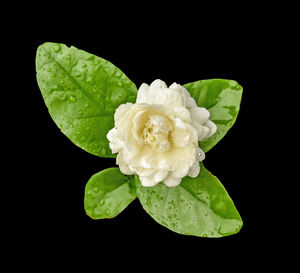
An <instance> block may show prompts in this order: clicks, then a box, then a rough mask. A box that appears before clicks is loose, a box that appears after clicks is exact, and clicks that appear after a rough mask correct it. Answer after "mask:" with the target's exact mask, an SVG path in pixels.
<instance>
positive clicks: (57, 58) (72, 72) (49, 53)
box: [36, 43, 137, 157]
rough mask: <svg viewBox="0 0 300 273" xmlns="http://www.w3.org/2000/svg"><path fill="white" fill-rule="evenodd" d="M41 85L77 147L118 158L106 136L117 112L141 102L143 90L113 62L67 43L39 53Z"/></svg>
mask: <svg viewBox="0 0 300 273" xmlns="http://www.w3.org/2000/svg"><path fill="white" fill-rule="evenodd" d="M36 71H37V81H38V85H39V87H40V89H41V92H42V95H43V98H44V101H45V103H46V105H47V107H48V109H49V112H50V115H51V117H52V118H53V120H54V121H55V123H56V124H57V126H58V127H59V128H60V129H61V131H62V132H63V133H64V134H65V135H66V136H67V137H68V138H69V139H70V140H71V141H72V142H73V143H75V144H76V145H77V146H79V147H81V148H83V149H84V150H86V151H87V152H90V153H92V154H94V155H97V156H101V157H115V155H112V153H111V150H110V148H109V142H108V140H107V138H106V134H107V132H108V130H110V129H111V128H113V127H114V112H115V110H116V108H117V107H118V106H119V105H120V104H123V103H126V102H135V98H136V93H137V89H136V86H135V85H134V83H132V82H131V81H130V80H129V79H128V78H127V77H126V76H125V74H124V73H123V72H122V71H121V70H120V69H118V68H117V67H115V66H114V65H113V64H111V63H110V62H108V61H106V60H104V59H102V58H99V57H97V56H95V55H93V54H90V53H87V52H85V51H83V50H79V49H77V48H75V47H73V46H71V47H70V48H69V47H67V46H66V45H63V44H55V43H45V44H42V45H41V46H39V48H38V50H37V55H36Z"/></svg>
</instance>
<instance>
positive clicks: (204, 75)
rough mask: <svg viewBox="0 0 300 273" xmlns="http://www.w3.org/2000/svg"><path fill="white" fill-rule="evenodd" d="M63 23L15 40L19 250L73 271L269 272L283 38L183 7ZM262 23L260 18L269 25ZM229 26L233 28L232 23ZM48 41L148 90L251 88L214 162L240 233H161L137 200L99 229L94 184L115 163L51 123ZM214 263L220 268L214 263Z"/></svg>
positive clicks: (210, 162) (112, 12)
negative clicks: (191, 85)
mask: <svg viewBox="0 0 300 273" xmlns="http://www.w3.org/2000/svg"><path fill="white" fill-rule="evenodd" d="M191 9H192V7H191ZM52 12H53V13H52V17H51V16H50V17H48V14H47V15H46V14H45V16H43V15H40V16H39V17H33V19H34V22H33V23H31V24H28V22H25V21H19V25H18V30H19V31H18V33H17V34H16V33H10V34H9V37H10V39H11V41H12V39H14V41H15V42H14V45H15V46H16V47H18V48H19V50H18V54H17V59H18V63H19V64H20V67H19V68H20V71H22V74H23V76H24V80H23V82H22V87H19V88H21V89H20V91H18V92H19V93H18V98H19V103H20V109H21V111H22V114H21V115H19V116H18V124H19V125H18V126H19V127H18V131H19V135H20V134H21V135H22V143H20V141H21V140H20V139H19V137H18V136H19V135H18V136H17V137H16V138H17V139H16V140H15V141H16V142H15V143H19V144H16V145H17V147H16V148H17V150H16V152H14V156H15V157H12V158H11V161H12V163H13V165H14V166H15V165H16V164H17V165H18V166H20V167H19V168H18V170H14V171H12V173H13V175H14V176H15V177H18V178H16V179H13V182H12V185H13V186H12V187H13V188H14V190H15V188H17V189H18V190H17V191H18V198H16V199H17V200H16V202H15V203H14V204H12V205H14V206H13V207H14V209H13V211H14V213H13V214H12V216H13V218H14V221H16V222H17V224H16V225H15V227H18V228H17V232H16V234H17V235H18V238H19V241H17V242H16V243H15V244H14V245H13V247H15V249H18V250H19V251H20V252H22V253H24V252H26V249H27V246H29V245H30V246H31V247H32V248H33V249H34V250H35V251H34V253H35V254H34V255H37V254H39V255H38V256H39V259H42V260H43V259H45V260H47V261H48V259H50V261H52V262H53V263H55V262H56V261H59V260H64V259H66V255H67V254H68V255H69V254H70V255H71V260H72V262H73V263H74V262H75V261H76V262H78V261H80V260H82V257H83V256H85V255H87V256H91V257H92V256H93V259H92V260H91V261H90V262H89V263H88V264H90V263H92V264H93V263H95V264H97V263H98V262H99V263H105V261H107V259H109V258H112V257H115V258H118V259H121V258H122V257H123V258H125V259H124V260H125V262H124V266H126V267H134V264H135V263H136V259H139V260H140V261H145V263H146V264H147V263H148V262H149V259H150V260H151V259H153V260H151V261H152V262H151V263H153V264H157V263H158V262H160V261H162V262H163V263H164V265H167V266H168V262H169V261H170V262H171V261H172V264H173V265H175V266H176V265H177V264H178V265H179V264H181V263H182V264H184V263H185V261H186V260H189V263H190V264H191V265H193V266H195V267H198V266H199V269H200V268H201V264H202V263H207V264H209V265H210V266H211V267H212V268H214V266H217V262H216V261H221V260H222V259H224V262H223V264H222V265H223V266H225V267H228V268H235V267H237V263H236V261H237V260H238V259H240V260H241V259H243V260H245V261H247V262H248V264H249V266H255V265H256V264H258V262H259V261H261V260H263V261H265V262H266V259H267V256H266V253H267V252H269V251H270V250H271V249H272V248H275V249H276V243H275V241H273V240H272V237H271V232H270V230H271V226H272V225H273V224H274V218H273V209H272V204H271V203H270V202H268V200H267V199H266V198H265V197H266V195H265V188H268V186H269V185H270V182H269V181H268V180H266V179H265V175H267V173H266V168H267V162H268V160H269V159H270V155H269V154H268V148H266V146H265V145H263V143H262V142H261V141H258V139H259V137H258V131H259V130H260V137H264V136H265V135H267V132H268V129H266V127H264V125H265V120H264V118H263V117H264V113H265V112H264V111H266V110H265V108H264V104H265V102H266V100H265V99H266V94H265V92H266V90H267V89H268V85H267V84H266V82H265V81H263V79H266V77H268V75H267V73H266V72H267V70H268V67H269V66H270V65H271V66H272V60H273V59H272V56H271V54H270V47H269V45H270V41H271V39H272V38H271V37H272V32H273V30H272V28H269V25H268V24H258V23H257V21H256V22H255V21H253V20H252V19H251V20H250V18H249V17H247V16H246V12H245V10H244V9H242V10H241V12H240V13H236V12H234V11H232V13H230V12H228V13H224V14H223V17H219V16H220V14H221V15H222V11H221V10H220V11H219V13H218V14H216V13H215V10H213V9H210V10H209V12H208V14H206V16H203V15H204V14H205V12H204V11H202V12H200V13H199V14H198V15H197V16H196V15H195V14H193V15H192V16H188V15H187V14H186V13H185V10H184V11H181V10H180V7H179V9H178V10H176V11H172V10H171V9H170V10H168V9H167V10H161V9H159V8H157V9H156V8H155V9H154V10H153V11H152V13H151V12H149V13H147V14H145V13H143V12H144V9H141V10H140V11H139V12H133V11H131V12H130V13H129V12H126V13H125V12H122V9H118V10H116V9H113V8H111V9H107V10H105V12H101V14H98V15H97V13H93V14H91V16H89V14H87V13H84V12H82V13H84V14H85V15H86V16H81V15H80V14H82V13H80V14H79V13H76V14H74V16H75V18H76V20H75V19H73V20H72V21H71V22H69V21H68V20H62V18H63V16H62V14H61V13H60V12H59V11H58V10H56V11H55V12H54V11H53V10H52ZM53 14H56V16H57V21H56V20H54V19H53ZM166 14H167V15H168V16H166ZM183 14H185V16H184V15H183ZM255 15H256V18H260V14H259V13H256V14H255ZM229 17H231V18H232V19H233V20H231V21H229V20H227V19H228V18H229ZM216 18H219V19H218V21H217V22H216ZM23 19H24V18H23ZM83 21H84V23H83ZM213 22H214V23H217V24H216V26H215V24H213ZM22 23H24V25H23V26H22ZM20 30H21V31H20ZM47 41H49V42H58V43H64V44H66V45H68V46H71V45H73V46H75V47H77V48H80V49H83V50H85V51H87V52H90V53H92V54H95V55H97V56H100V57H102V58H105V59H107V60H108V61H110V62H112V63H113V64H114V65H116V66H117V67H119V68H120V69H121V70H122V71H123V72H124V73H125V74H126V75H127V76H128V77H129V78H130V79H131V80H132V81H133V82H134V83H135V84H136V86H137V87H139V86H140V85H141V84H142V83H143V82H145V83H148V84H149V83H151V82H152V81H153V80H155V79H157V78H160V79H162V80H164V81H165V82H166V83H167V85H170V84H172V83H173V82H177V83H180V84H185V83H188V82H192V81H196V80H200V79H211V78H224V79H233V80H236V81H237V82H238V83H239V84H240V85H242V86H243V88H244V92H243V98H242V103H241V109H240V113H239V116H238V118H237V121H236V123H235V125H234V126H233V128H232V129H231V130H230V131H229V132H228V133H227V135H226V136H225V137H224V138H223V139H222V140H221V141H220V142H219V143H218V144H217V145H216V146H215V147H214V148H213V149H212V150H211V151H209V152H208V153H207V155H206V159H205V161H204V164H205V166H206V168H207V169H208V170H210V171H211V172H212V173H213V174H214V175H216V176H217V177H218V178H219V179H220V181H221V182H222V183H223V185H224V186H225V188H226V190H227V191H228V193H229V194H230V196H231V198H232V199H233V201H234V203H235V205H236V207H237V209H238V211H239V212H240V214H241V217H242V219H243V221H244V226H243V228H242V229H241V231H240V232H239V233H238V234H236V235H233V236H229V237H224V238H219V239H209V238H198V237H194V236H183V235H180V234H176V233H174V232H171V231H170V230H168V229H166V228H164V227H162V226H160V225H159V224H157V223H156V222H155V221H154V220H153V219H152V218H151V217H150V216H149V215H148V214H147V213H146V212H145V211H143V209H142V207H141V205H140V204H139V201H138V200H135V201H134V202H133V203H131V204H130V205H129V206H128V207H127V208H126V209H125V210H124V211H123V212H122V213H121V214H120V215H118V216H117V217H115V218H113V219H107V220H97V221H94V220H91V219H90V218H89V217H88V216H87V215H86V214H85V211H84V208H83V198H84V188H85V184H86V182H87V181H88V179H89V178H90V177H91V176H92V175H93V174H94V173H96V172H98V171H101V170H103V169H105V168H107V167H113V166H115V160H114V159H104V158H99V157H96V156H93V155H91V154H88V153H87V152H85V151H84V150H81V149H80V148H78V147H77V146H75V145H74V144H73V143H72V142H71V141H70V140H69V139H68V138H67V137H66V136H64V135H63V134H62V133H61V132H60V130H59V129H58V128H57V127H56V125H55V123H54V122H53V120H52V119H51V117H50V116H49V113H48V110H47V108H46V106H45V104H44V102H43V99H42V96H41V93H40V91H39V88H38V86H37V83H36V78H35V52H36V49H37V47H38V46H39V45H40V44H42V43H44V42H47ZM21 44H22V46H20V47H19V45H21ZM16 84H18V83H16ZM20 151H21V153H20ZM17 153H18V156H16V154H17ZM258 154H260V156H258ZM18 200H19V201H18ZM15 207H16V208H15ZM50 249H52V250H51V251H50ZM250 249H251V250H252V251H251V255H250V256H249V250H250ZM13 251H15V250H13ZM49 251H50V253H51V255H50V256H49V255H48V254H46V253H48V252H49ZM208 257H212V258H213V259H212V261H211V262H208ZM118 259H115V260H116V261H117V260H118ZM251 261H253V263H252V262H251ZM29 263H30V262H29ZM116 263H117V262H116ZM110 266H111V267H113V266H116V264H114V263H110Z"/></svg>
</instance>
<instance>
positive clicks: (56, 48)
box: [54, 45, 61, 53]
mask: <svg viewBox="0 0 300 273" xmlns="http://www.w3.org/2000/svg"><path fill="white" fill-rule="evenodd" d="M59 51H61V45H56V46H55V47H54V52H56V53H58V52H59Z"/></svg>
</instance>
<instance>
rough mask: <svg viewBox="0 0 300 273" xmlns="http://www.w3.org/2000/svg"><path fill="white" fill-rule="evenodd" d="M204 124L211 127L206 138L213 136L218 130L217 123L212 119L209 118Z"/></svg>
mask: <svg viewBox="0 0 300 273" xmlns="http://www.w3.org/2000/svg"><path fill="white" fill-rule="evenodd" d="M204 126H205V127H207V128H208V129H209V132H208V133H207V135H206V137H205V138H208V137H210V136H212V135H213V134H214V133H215V132H216V131H217V125H216V124H215V123H214V122H212V121H211V120H208V121H207V122H206V123H205V124H204Z"/></svg>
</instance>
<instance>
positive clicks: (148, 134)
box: [142, 115, 172, 152]
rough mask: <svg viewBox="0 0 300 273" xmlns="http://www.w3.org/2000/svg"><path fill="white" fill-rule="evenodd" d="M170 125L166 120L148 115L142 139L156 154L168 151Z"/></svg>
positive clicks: (158, 116)
mask: <svg viewBox="0 0 300 273" xmlns="http://www.w3.org/2000/svg"><path fill="white" fill-rule="evenodd" d="M171 130H172V125H171V123H170V121H169V120H168V119H166V118H165V117H163V116H161V115H150V116H149V120H148V121H147V123H146V124H145V128H144V130H143V132H142V139H143V141H144V143H145V144H149V145H151V147H152V148H153V149H154V150H155V151H158V152H166V151H168V150H169V149H170V147H171V143H170V132H171Z"/></svg>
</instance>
